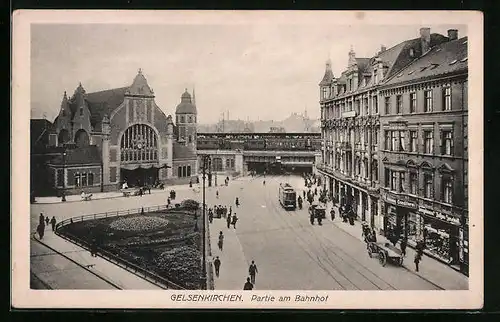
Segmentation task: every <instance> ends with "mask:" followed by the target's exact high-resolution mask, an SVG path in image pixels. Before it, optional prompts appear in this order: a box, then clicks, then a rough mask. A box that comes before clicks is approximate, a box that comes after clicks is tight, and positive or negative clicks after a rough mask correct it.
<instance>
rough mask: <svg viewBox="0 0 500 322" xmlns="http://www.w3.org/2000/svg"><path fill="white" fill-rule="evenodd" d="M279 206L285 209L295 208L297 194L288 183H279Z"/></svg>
mask: <svg viewBox="0 0 500 322" xmlns="http://www.w3.org/2000/svg"><path fill="white" fill-rule="evenodd" d="M279 200H280V204H281V206H282V207H283V208H285V209H293V210H295V208H297V193H296V192H295V190H294V189H293V187H292V186H291V185H290V184H288V183H280V187H279Z"/></svg>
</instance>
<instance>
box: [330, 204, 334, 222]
mask: <svg viewBox="0 0 500 322" xmlns="http://www.w3.org/2000/svg"><path fill="white" fill-rule="evenodd" d="M330 217H331V218H332V221H333V220H334V219H335V209H333V207H332V209H331V210H330Z"/></svg>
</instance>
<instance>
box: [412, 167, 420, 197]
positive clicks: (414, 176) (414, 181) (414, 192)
mask: <svg viewBox="0 0 500 322" xmlns="http://www.w3.org/2000/svg"><path fill="white" fill-rule="evenodd" d="M410 193H411V194H412V195H417V194H418V176H417V172H415V171H411V172H410Z"/></svg>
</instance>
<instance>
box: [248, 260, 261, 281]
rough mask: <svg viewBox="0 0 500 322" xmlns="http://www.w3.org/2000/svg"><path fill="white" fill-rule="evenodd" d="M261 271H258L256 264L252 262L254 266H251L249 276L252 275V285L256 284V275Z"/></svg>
mask: <svg viewBox="0 0 500 322" xmlns="http://www.w3.org/2000/svg"><path fill="white" fill-rule="evenodd" d="M258 272H259V271H258V270H257V265H255V262H254V261H252V264H250V267H249V268H248V274H250V280H251V282H252V284H255V274H257V273H258Z"/></svg>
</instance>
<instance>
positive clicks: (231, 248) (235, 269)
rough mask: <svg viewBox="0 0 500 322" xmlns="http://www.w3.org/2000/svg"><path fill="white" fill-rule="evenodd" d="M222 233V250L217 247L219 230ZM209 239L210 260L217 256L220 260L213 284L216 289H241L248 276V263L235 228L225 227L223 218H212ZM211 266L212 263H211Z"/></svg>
mask: <svg viewBox="0 0 500 322" xmlns="http://www.w3.org/2000/svg"><path fill="white" fill-rule="evenodd" d="M220 231H222V233H223V234H224V244H223V250H222V251H220V250H219V247H218V242H219V232H220ZM210 240H211V245H212V260H211V262H212V263H213V260H214V259H215V257H216V256H219V259H220V261H221V266H220V274H219V277H217V276H215V269H214V285H215V289H216V290H242V289H243V285H244V284H245V282H246V278H247V277H248V266H249V265H250V264H249V263H248V262H247V260H246V258H245V254H244V252H243V249H242V247H241V244H240V241H239V240H238V236H237V235H236V230H234V229H233V227H232V226H231V228H230V229H227V224H226V220H225V219H224V218H214V221H213V223H212V224H210ZM212 266H213V265H212Z"/></svg>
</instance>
